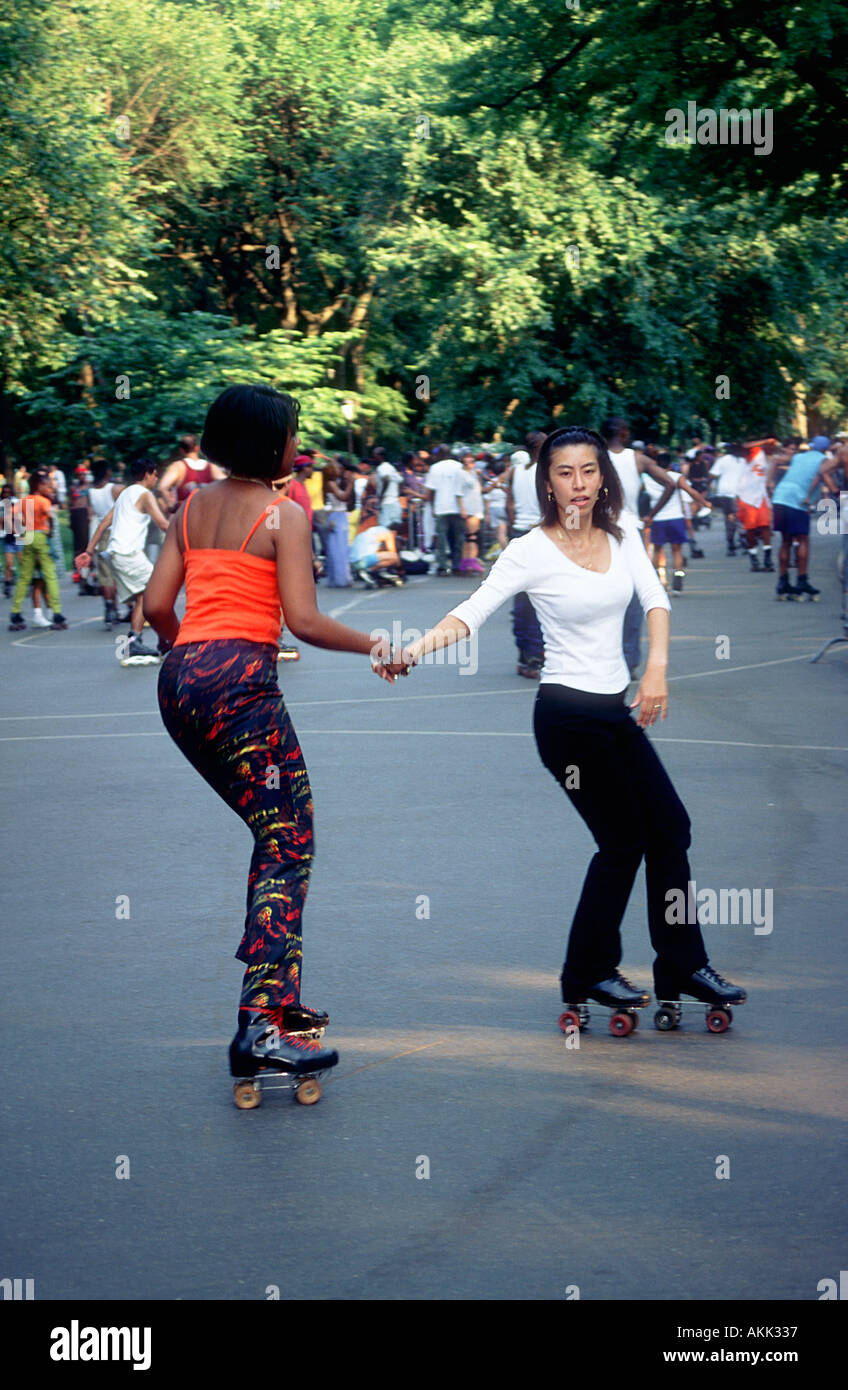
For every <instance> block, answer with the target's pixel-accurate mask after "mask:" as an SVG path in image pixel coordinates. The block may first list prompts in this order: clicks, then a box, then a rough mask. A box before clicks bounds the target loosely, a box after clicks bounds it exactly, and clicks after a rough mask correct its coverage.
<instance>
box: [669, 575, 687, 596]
mask: <svg viewBox="0 0 848 1390" xmlns="http://www.w3.org/2000/svg"><path fill="white" fill-rule="evenodd" d="M685 578H686V571H685V570H675V571H674V574H673V576H672V580H671V589H672V593H675V594H682V593H683V581H684V579H685Z"/></svg>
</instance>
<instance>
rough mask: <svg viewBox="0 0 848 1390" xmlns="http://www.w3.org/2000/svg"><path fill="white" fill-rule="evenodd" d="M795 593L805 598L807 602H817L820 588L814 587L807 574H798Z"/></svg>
mask: <svg viewBox="0 0 848 1390" xmlns="http://www.w3.org/2000/svg"><path fill="white" fill-rule="evenodd" d="M795 593H796V594H797V595H798V597H799V598H800V599H806V600H807V601H808V602H809V603H817V602H818V599H819V594H820V593H821V589H814V588H813V586H812V584H811V583H810V581H809V579H808V578H807V576H806V575H805V574H799V575H798V583H797V584H796V586H795Z"/></svg>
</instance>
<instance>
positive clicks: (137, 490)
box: [104, 483, 150, 555]
mask: <svg viewBox="0 0 848 1390" xmlns="http://www.w3.org/2000/svg"><path fill="white" fill-rule="evenodd" d="M147 490H148V489H147V488H146V487H145V486H144V483H130V485H129V487H125V488H124V490H123V492H122V493H121V495H120V497H119V498H118V499H117V501H116V502H115V514H114V516H113V517H112V528H111V537H110V540H109V545H108V546H107V548H106V551H105V552H104V553H105V554H106V555H136V554H138V552H139V551H140V550H143V549H144V547H145V544H146V541H147V526H148V522H149V521H150V516H149V514H148V513H147V512H140V511H139V510H138V508H137V507H136V505H135V504H136V502H137V501H138V499H139V497H141V495H142V493H145V492H147Z"/></svg>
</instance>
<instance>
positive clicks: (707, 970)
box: [701, 965, 732, 989]
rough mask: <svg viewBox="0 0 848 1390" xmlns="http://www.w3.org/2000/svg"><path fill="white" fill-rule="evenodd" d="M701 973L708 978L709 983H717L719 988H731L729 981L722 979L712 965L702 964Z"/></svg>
mask: <svg viewBox="0 0 848 1390" xmlns="http://www.w3.org/2000/svg"><path fill="white" fill-rule="evenodd" d="M701 974H702V975H706V976H707V978H708V979H709V981H710V983H711V984H714V985H718V987H719V989H732V985H731V983H730V981H729V980H723V979H722V978H721V976H720V975H719V973H718V971H717V970H714V969H713V967H712V966H711V965H705V966H703V967H702V968H701Z"/></svg>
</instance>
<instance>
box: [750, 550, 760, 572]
mask: <svg viewBox="0 0 848 1390" xmlns="http://www.w3.org/2000/svg"><path fill="white" fill-rule="evenodd" d="M748 559H749V560H750V561H751V573H752V574H759V572H760V562H759V559H758V558H757V552H756V550H749V551H748Z"/></svg>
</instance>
